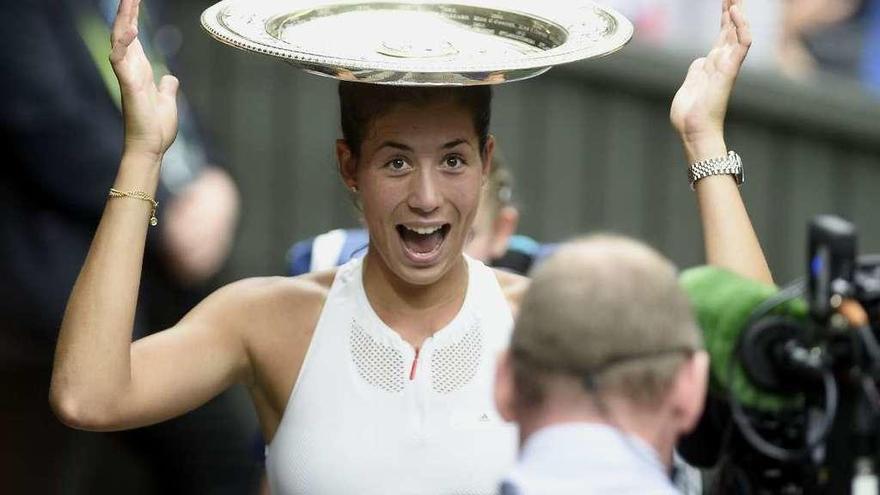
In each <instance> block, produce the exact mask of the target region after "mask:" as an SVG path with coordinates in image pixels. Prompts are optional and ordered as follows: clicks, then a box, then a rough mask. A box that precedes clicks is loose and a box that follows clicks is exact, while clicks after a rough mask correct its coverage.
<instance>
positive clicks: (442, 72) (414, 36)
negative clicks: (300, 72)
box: [201, 0, 633, 86]
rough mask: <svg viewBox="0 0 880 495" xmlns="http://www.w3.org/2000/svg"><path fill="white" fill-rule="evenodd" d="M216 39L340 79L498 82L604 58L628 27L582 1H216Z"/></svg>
mask: <svg viewBox="0 0 880 495" xmlns="http://www.w3.org/2000/svg"><path fill="white" fill-rule="evenodd" d="M201 20H202V26H203V27H204V28H205V29H206V30H207V31H208V32H209V33H210V34H211V36H213V37H214V38H216V39H217V40H219V41H221V42H223V43H227V44H229V45H232V46H234V47H237V48H241V49H243V50H247V51H251V52H256V53H262V54H265V55H268V56H272V57H277V58H280V59H283V60H285V61H287V62H289V63H291V64H293V65H295V66H297V67H300V68H302V69H304V70H306V71H308V72H311V73H314V74H319V75H322V76H329V77H334V78H337V79H342V80H346V81H360V82H369V83H378V84H396V85H446V86H450V85H451V86H462V85H474V84H497V83H503V82H509V81H517V80H521V79H527V78H530V77H534V76H537V75H539V74H543V73H544V72H546V71H547V70H549V69H550V68H551V67H553V66H555V65H559V64H564V63H568V62H574V61H577V60H583V59H587V58H594V57H600V56H604V55H607V54H609V53H612V52H614V51H616V50H618V49H620V48H621V47H623V46H624V45H625V44H626V43H627V42H628V41H629V40H630V38H631V37H632V34H633V27H632V24H631V23H630V22H629V21H628V20H627V19H626V18H625V17H623V16H622V15H620V14H619V13H617V12H615V11H614V10H612V9H609V8H605V7H601V6H599V5H596V4H594V3H593V2H590V1H586V0H543V1H541V0H460V1H438V0H421V1H418V0H399V1H380V0H376V1H373V0H337V1H326V0H325V1H321V0H273V1H267V0H224V1H221V2H220V3H218V4H216V5H214V6H212V7H210V8H208V9H207V10H205V12H204V13H203V14H202V19H201Z"/></svg>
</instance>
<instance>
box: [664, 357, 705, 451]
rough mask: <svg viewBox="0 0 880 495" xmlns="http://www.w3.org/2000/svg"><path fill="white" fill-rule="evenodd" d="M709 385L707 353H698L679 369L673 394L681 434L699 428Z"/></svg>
mask: <svg viewBox="0 0 880 495" xmlns="http://www.w3.org/2000/svg"><path fill="white" fill-rule="evenodd" d="M708 384H709V354H708V353H706V351H697V352H696V353H694V355H693V356H691V358H690V359H688V360H687V361H685V362H684V364H682V366H681V368H679V370H678V374H677V375H676V377H675V383H674V384H673V389H672V394H671V395H672V396H671V399H672V400H673V402H674V405H675V410H676V413H677V416H678V418H679V430H680V433H681V434H684V433H687V432H689V431H691V430H693V429H694V428H695V427H696V426H697V422H698V421H699V420H700V416H702V414H703V408H704V407H705V405H706V390H707V387H708Z"/></svg>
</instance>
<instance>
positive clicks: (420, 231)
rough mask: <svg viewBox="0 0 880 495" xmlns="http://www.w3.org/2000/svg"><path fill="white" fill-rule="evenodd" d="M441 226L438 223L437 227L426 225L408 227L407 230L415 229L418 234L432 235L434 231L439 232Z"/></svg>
mask: <svg viewBox="0 0 880 495" xmlns="http://www.w3.org/2000/svg"><path fill="white" fill-rule="evenodd" d="M441 228H443V227H442V226H440V225H438V226H436V227H425V228H418V227H406V229H407V230H411V231H413V232H415V233H417V234H421V235H431V234H433V233H434V232H437V231H438V230H440V229H441Z"/></svg>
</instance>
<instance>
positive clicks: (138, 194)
mask: <svg viewBox="0 0 880 495" xmlns="http://www.w3.org/2000/svg"><path fill="white" fill-rule="evenodd" d="M109 196H110V197H111V198H134V199H140V200H141V201H147V202H149V203H150V204H152V205H153V210H152V211H151V212H150V225H152V226H153V227H155V226H156V225H158V224H159V220H158V219H157V218H156V208H158V207H159V202H158V201H156V200H155V199H153V198H152V197H150V195H149V194H147V193H145V192H143V191H119V190H117V189H113V188H112V187H111V188H110V194H109Z"/></svg>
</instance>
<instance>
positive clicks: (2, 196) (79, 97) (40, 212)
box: [0, 0, 258, 494]
mask: <svg viewBox="0 0 880 495" xmlns="http://www.w3.org/2000/svg"><path fill="white" fill-rule="evenodd" d="M151 6H153V4H151ZM115 11H116V3H115V2H113V1H101V0H94V1H92V0H65V1H61V2H52V1H48V0H37V1H26V2H3V3H2V5H0V19H3V20H4V21H5V22H7V23H8V24H7V25H6V26H4V29H3V30H2V34H0V66H2V67H3V70H2V71H0V91H2V94H3V98H2V100H0V142H2V144H3V149H4V153H5V157H6V158H5V160H4V163H5V167H6V171H5V174H4V179H3V180H2V181H0V253H2V256H0V389H2V390H3V392H4V398H3V399H2V400H0V444H2V448H0V452H2V453H0V492H3V493H40V494H53V493H120V492H124V493H239V494H240V493H247V490H248V486H250V485H252V484H253V481H254V480H255V479H256V476H257V474H258V467H256V466H254V464H255V462H254V460H255V457H256V456H255V455H254V454H253V453H252V448H251V444H250V441H251V438H250V436H249V435H250V434H251V432H252V431H253V428H255V423H254V422H253V421H254V420H253V419H252V418H251V417H250V416H252V413H249V414H248V413H245V412H241V411H239V405H238V403H237V400H236V399H235V398H234V397H233V396H232V395H230V394H226V395H223V396H220V397H219V398H218V399H217V400H215V401H213V402H212V403H210V404H209V405H207V406H206V407H205V408H203V409H200V410H198V411H195V412H194V413H192V414H191V415H189V416H185V417H182V418H180V419H179V420H177V421H174V422H170V423H167V424H164V425H160V426H158V427H154V428H150V429H145V430H139V431H134V432H130V433H127V434H116V435H114V436H112V437H99V436H97V435H91V434H86V433H82V432H74V431H73V430H70V429H68V428H66V427H64V426H62V425H61V424H60V423H59V422H58V420H57V419H56V418H55V417H54V416H53V415H52V413H51V411H50V409H49V404H48V402H47V397H48V394H49V377H50V372H51V366H52V357H53V350H54V347H55V342H56V339H57V334H58V330H59V327H60V326H61V320H62V314H63V312H64V306H65V302H66V300H67V297H68V295H69V294H70V290H71V288H72V286H73V283H74V280H75V279H76V276H77V273H78V272H79V269H80V267H81V266H82V263H83V260H84V259H85V256H86V252H87V251H88V247H89V243H90V241H91V238H92V235H93V234H94V231H95V229H96V227H97V225H98V221H99V219H100V217H101V213H102V211H103V208H104V204H105V202H106V198H107V190H108V188H109V187H110V186H111V185H112V183H113V179H114V177H115V175H116V171H117V168H118V162H119V157H120V155H121V153H122V144H123V136H122V114H121V111H120V106H119V105H120V103H119V89H118V86H117V84H116V82H115V80H114V78H113V74H112V71H111V70H110V66H109V61H108V60H107V51H108V42H107V40H108V39H109V25H108V20H112V18H113V15H114V14H115ZM151 14H152V16H151V19H150V20H152V21H158V17H157V16H156V15H155V14H156V12H155V11H151ZM144 26H145V29H144V30H145V33H144V34H145V36H143V38H144V39H152V40H154V41H156V43H153V47H152V48H155V49H154V50H153V52H154V60H156V61H157V63H159V64H164V62H165V60H167V59H168V57H167V56H166V55H165V54H163V53H162V48H168V47H169V45H171V46H170V48H172V49H173V48H174V46H173V45H174V44H175V41H176V42H178V43H179V39H178V40H175V31H174V29H173V28H172V27H170V26H162V25H160V24H159V23H158V22H156V23H154V24H153V25H152V26H151V24H149V23H144ZM151 27H155V29H151ZM152 35H155V37H154V36H152ZM184 104H185V103H184ZM212 162H213V157H212V156H210V155H209V150H208V148H206V147H205V146H204V144H203V143H202V140H201V139H200V136H199V133H198V130H197V129H196V126H195V124H194V121H193V119H192V116H191V115H190V114H189V113H188V112H186V111H185V110H183V111H182V112H181V134H180V136H179V138H178V142H177V144H176V145H175V147H174V148H172V150H169V153H168V155H166V160H165V164H164V168H163V170H162V181H161V184H160V187H159V191H158V201H159V202H160V203H161V204H162V206H163V208H164V215H163V216H162V225H161V228H160V229H159V230H157V231H156V233H155V234H154V235H152V236H151V237H150V239H149V241H148V245H147V252H146V256H145V259H144V267H143V283H142V285H141V288H140V298H139V304H138V308H137V312H136V314H135V317H134V328H135V330H134V332H135V336H137V337H140V336H144V335H146V333H147V331H148V330H149V329H156V328H163V327H165V326H168V325H170V324H171V323H173V322H175V321H177V320H178V319H179V318H180V317H181V315H183V314H184V313H185V312H186V311H187V310H189V309H190V307H191V306H192V305H193V304H194V303H195V302H196V301H198V300H199V299H200V298H201V297H203V295H204V289H206V288H207V287H206V286H207V285H208V282H209V281H210V280H211V278H212V277H213V276H214V275H215V274H216V273H217V272H218V271H219V270H220V268H221V267H222V266H223V263H224V261H225V259H226V257H227V254H228V252H229V249H230V246H231V243H232V240H233V236H234V231H235V228H236V223H237V216H238V193H237V189H236V186H235V184H234V182H233V181H232V179H231V178H230V176H229V175H228V174H227V173H226V172H225V171H224V170H223V169H222V168H219V167H216V166H213V165H211V163H212ZM248 407H249V406H248ZM107 438H112V441H110V442H108V441H107ZM111 449H113V450H111ZM119 449H121V450H119ZM108 459H109V460H108ZM119 459H127V460H128V462H129V464H126V463H125V461H120V460H119ZM119 473H128V474H131V473H146V474H143V478H145V479H142V478H135V479H133V480H131V479H129V480H123V479H119V478H118V476H125V475H122V474H119ZM111 480H113V481H111ZM144 481H146V483H143V482H144ZM114 482H116V483H121V484H119V485H115V484H113V483H114ZM135 484H136V485H137V486H135Z"/></svg>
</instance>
